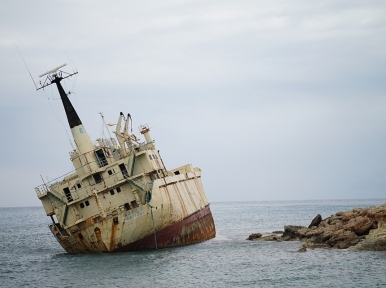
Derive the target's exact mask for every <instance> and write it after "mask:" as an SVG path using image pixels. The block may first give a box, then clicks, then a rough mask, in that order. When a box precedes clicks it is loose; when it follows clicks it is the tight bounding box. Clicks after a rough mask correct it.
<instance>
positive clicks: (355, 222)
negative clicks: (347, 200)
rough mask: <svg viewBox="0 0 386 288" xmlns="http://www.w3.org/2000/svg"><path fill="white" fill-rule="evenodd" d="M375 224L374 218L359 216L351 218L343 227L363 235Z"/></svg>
mask: <svg viewBox="0 0 386 288" xmlns="http://www.w3.org/2000/svg"><path fill="white" fill-rule="evenodd" d="M373 225H374V220H372V219H370V218H368V217H367V216H358V217H355V218H353V219H350V220H349V221H348V222H347V224H346V225H344V226H343V228H344V229H345V230H350V231H352V232H354V233H355V234H356V235H358V236H361V235H365V234H368V233H369V231H370V229H371V228H372V227H373Z"/></svg>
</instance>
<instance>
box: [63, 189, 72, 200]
mask: <svg viewBox="0 0 386 288" xmlns="http://www.w3.org/2000/svg"><path fill="white" fill-rule="evenodd" d="M63 191H64V195H66V198H67V201H68V202H72V196H71V192H70V189H68V187H66V188H64V189H63Z"/></svg>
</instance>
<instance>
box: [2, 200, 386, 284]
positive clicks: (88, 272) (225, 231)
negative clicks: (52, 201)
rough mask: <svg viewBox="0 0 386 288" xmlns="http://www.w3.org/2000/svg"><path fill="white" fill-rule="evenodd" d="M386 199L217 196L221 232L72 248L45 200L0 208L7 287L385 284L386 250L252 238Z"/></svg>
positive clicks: (214, 205) (216, 216)
mask: <svg viewBox="0 0 386 288" xmlns="http://www.w3.org/2000/svg"><path fill="white" fill-rule="evenodd" d="M385 202H386V199H372V200H324V201H320V200H319V201H290V202H238V203H236V202H234V203H212V204H211V206H210V207H211V210H212V213H213V217H214V220H215V224H216V230H217V235H216V238H214V239H212V240H209V241H206V242H203V243H200V244H194V245H189V246H184V247H178V248H168V249H161V250H151V251H140V252H129V253H116V254H77V255H72V254H67V253H65V252H64V250H63V249H62V248H61V247H60V245H59V244H58V243H57V242H56V240H55V238H54V236H53V235H52V234H51V232H50V231H49V230H48V225H49V224H50V218H49V217H46V216H45V213H44V210H43V208H41V207H32V208H0V287H384V286H386V252H367V251H364V252H352V251H349V250H337V249H331V250H326V249H314V250H312V249H308V250H307V252H305V253H301V252H297V250H298V248H299V247H300V246H301V243H300V242H259V241H257V242H256V241H246V240H245V239H246V238H247V237H248V236H249V235H250V234H252V233H256V232H260V233H263V234H264V233H269V232H272V231H274V230H283V226H284V225H288V224H293V225H304V226H307V225H309V223H310V222H311V220H312V219H313V218H314V217H315V216H316V214H318V213H320V214H321V215H322V217H323V218H326V217H328V216H331V215H332V214H335V213H336V212H338V211H346V210H349V209H352V208H355V207H367V206H371V205H378V204H383V203H385Z"/></svg>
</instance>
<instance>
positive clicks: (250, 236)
mask: <svg viewBox="0 0 386 288" xmlns="http://www.w3.org/2000/svg"><path fill="white" fill-rule="evenodd" d="M261 236H262V234H260V233H253V234H251V235H249V237H248V238H247V239H246V240H256V239H258V238H260V237H261Z"/></svg>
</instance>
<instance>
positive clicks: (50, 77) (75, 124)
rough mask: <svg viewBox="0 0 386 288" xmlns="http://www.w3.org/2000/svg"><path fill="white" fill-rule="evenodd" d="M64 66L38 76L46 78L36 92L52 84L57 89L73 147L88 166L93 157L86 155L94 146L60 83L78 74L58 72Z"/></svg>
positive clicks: (90, 152)
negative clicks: (72, 140)
mask: <svg viewBox="0 0 386 288" xmlns="http://www.w3.org/2000/svg"><path fill="white" fill-rule="evenodd" d="M66 65H67V64H63V65H61V66H58V67H56V68H54V69H52V70H49V71H47V72H46V73H43V74H41V75H39V77H43V76H46V79H45V81H44V82H43V83H42V82H40V85H41V87H39V88H37V89H36V90H40V89H44V88H45V87H47V86H49V85H51V84H54V83H55V84H56V87H57V88H58V91H59V95H60V98H61V99H62V103H63V107H64V111H65V112H66V116H67V120H68V124H69V126H70V128H71V132H72V136H73V139H74V142H75V145H76V147H77V150H78V153H79V155H84V157H83V158H84V159H83V161H85V162H86V163H87V164H90V162H94V161H93V158H94V157H93V156H92V155H88V154H92V152H93V151H94V149H95V146H94V145H93V144H92V141H91V138H90V136H89V135H88V133H87V132H86V129H85V128H84V126H83V124H82V121H81V120H80V118H79V116H78V113H76V110H75V108H74V106H72V103H71V101H70V99H69V98H68V96H67V93H66V92H65V91H64V89H63V87H62V84H61V83H60V82H61V81H62V80H63V79H66V78H68V77H71V76H73V75H75V74H77V73H78V72H74V73H72V74H69V73H66V72H63V71H61V70H59V69H60V68H62V67H64V66H66ZM63 73H65V75H63ZM86 163H83V164H86ZM87 166H88V168H89V169H90V170H94V169H95V168H97V167H92V166H94V165H87ZM90 170H89V171H90Z"/></svg>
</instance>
